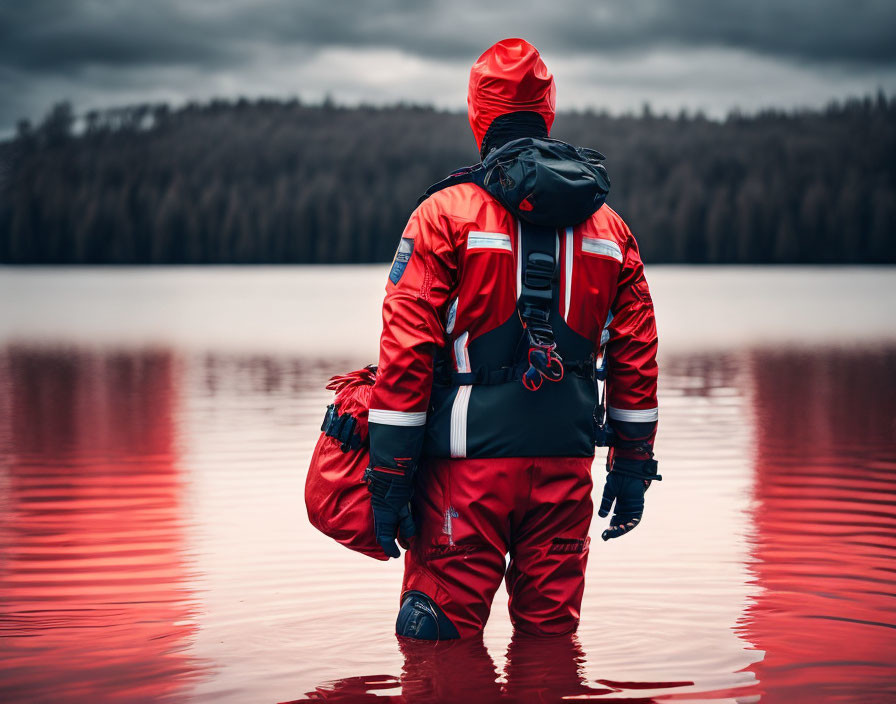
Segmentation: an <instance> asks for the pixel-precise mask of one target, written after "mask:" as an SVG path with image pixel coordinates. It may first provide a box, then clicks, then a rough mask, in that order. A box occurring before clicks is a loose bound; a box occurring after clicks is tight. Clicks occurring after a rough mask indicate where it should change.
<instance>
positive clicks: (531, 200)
mask: <svg viewBox="0 0 896 704" xmlns="http://www.w3.org/2000/svg"><path fill="white" fill-rule="evenodd" d="M603 159H604V156H603V154H601V153H600V152H598V151H595V150H593V149H584V148H581V147H574V146H572V145H571V144H567V143H566V142H561V141H560V140H558V139H547V138H537V137H524V138H522V139H515V140H513V141H512V142H508V143H507V144H505V145H504V146H503V147H501V148H500V149H496V150H494V151H493V152H491V153H490V154H489V155H488V156H486V157H485V159H484V160H483V161H482V163H481V164H477V165H476V166H471V167H467V168H465V169H461V170H460V171H456V172H454V173H453V174H452V175H451V176H449V177H448V178H446V179H445V180H443V181H439V183H437V184H435V185H433V186H431V187H430V188H429V189H428V190H427V191H426V193H424V194H423V196H422V197H421V198H420V200H419V201H418V202H422V201H424V200H425V199H426V198H428V197H429V196H431V195H432V194H433V193H435V192H436V191H440V190H442V189H443V188H447V187H448V186H453V185H454V184H457V183H475V184H476V185H478V186H480V187H481V188H483V189H485V190H486V191H488V192H489V193H490V194H491V195H493V196H494V197H495V198H496V199H497V200H498V201H499V202H500V203H501V205H503V206H504V207H505V208H507V209H508V210H509V211H510V212H511V213H513V214H514V215H515V216H516V217H518V218H520V219H522V220H525V221H526V222H531V223H532V224H534V225H540V226H543V227H568V226H570V225H576V224H578V223H580V222H582V221H583V220H586V219H587V218H589V217H591V215H592V214H594V212H595V211H597V210H598V208H600V207H601V206H602V205H603V204H604V201H605V200H606V198H607V194H608V193H609V192H610V178H609V176H608V175H607V170H606V169H605V168H604V166H603V164H601V163H600V162H601V161H603Z"/></svg>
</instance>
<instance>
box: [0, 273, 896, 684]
mask: <svg viewBox="0 0 896 704" xmlns="http://www.w3.org/2000/svg"><path fill="white" fill-rule="evenodd" d="M384 277H385V273H384V270H383V268H382V267H372V268H358V269H351V270H349V269H334V270H324V269H272V270H258V269H231V270H228V269H221V270H205V271H196V270H153V271H149V272H140V271H121V270H115V271H106V272H103V271H91V270H87V271H81V272H72V271H58V272H49V271H46V270H29V271H9V270H0V298H2V303H0V701H13V702H19V701H21V702H100V701H121V702H142V701H215V702H219V701H225V702H250V701H251V702H290V701H319V700H324V701H335V702H354V701H365V700H370V701H383V700H386V701H395V702H403V701H407V702H418V701H455V702H478V701H497V700H500V701H508V702H516V701H518V702H530V701H535V702H539V701H543V702H553V701H559V700H561V699H562V698H566V699H572V700H578V699H585V700H588V699H594V700H597V701H617V702H618V701H627V702H650V701H664V700H671V701H732V702H733V701H737V702H754V701H763V702H802V701H806V702H817V701H844V702H846V701H855V702H889V701H894V700H896V313H894V306H893V304H894V301H896V272H894V270H892V269H878V270H869V271H862V270H799V271H791V270H781V269H779V270H774V271H771V272H769V271H764V270H749V269H724V270H706V269H703V270H692V269H656V270H655V273H653V275H652V278H651V280H652V284H653V289H654V298H655V299H656V300H657V306H658V309H659V315H660V324H661V335H662V346H663V351H662V354H661V371H662V382H661V419H660V426H661V430H660V435H659V438H658V440H657V448H658V455H659V458H660V461H661V467H662V474H663V475H664V477H665V481H663V482H662V483H660V484H657V485H656V486H655V487H654V488H652V489H651V491H650V493H649V494H648V501H647V512H646V514H645V519H644V522H643V524H642V525H641V526H640V527H639V528H638V530H636V531H635V532H634V533H633V534H631V535H629V536H626V537H625V538H623V539H620V540H618V541H613V542H611V543H603V542H601V541H600V540H599V539H598V540H597V541H596V542H594V543H592V545H591V556H590V562H589V566H588V572H589V575H588V577H589V580H588V584H587V588H586V592H585V599H584V605H583V609H582V626H581V628H580V630H579V633H578V634H577V635H576V636H575V637H570V638H559V639H551V640H543V639H542V640H539V639H526V638H520V637H517V636H514V635H513V634H512V633H511V628H510V625H509V623H508V619H507V615H506V595H505V594H504V593H503V592H499V594H498V597H497V598H496V602H495V605H494V608H493V614H492V619H491V622H490V623H489V625H488V627H487V629H486V632H485V635H484V638H482V639H474V640H469V641H460V642H453V643H447V644H439V645H432V644H410V645H408V644H399V643H398V642H397V640H396V638H395V637H394V635H393V626H394V619H395V612H396V608H397V601H398V590H399V586H400V581H401V568H400V564H399V563H398V562H395V561H392V562H390V563H378V562H375V561H373V560H370V559H368V558H365V557H363V556H360V555H356V554H354V553H351V552H349V551H348V550H345V549H344V548H342V547H340V546H338V545H337V544H335V543H332V542H330V541H329V540H328V539H327V538H325V537H323V536H322V535H320V534H317V533H316V532H315V531H314V529H312V528H311V527H310V526H309V525H308V523H307V519H306V517H305V514H304V506H303V500H302V490H303V483H304V475H305V468H306V465H307V462H308V459H309V457H310V455H311V451H312V448H313V446H314V443H315V441H316V439H317V436H318V433H319V427H320V420H321V417H322V414H323V409H324V407H325V406H326V404H327V403H328V399H329V394H328V392H326V391H325V390H324V389H323V386H324V384H325V382H326V380H327V378H328V377H329V376H331V375H332V374H335V373H338V372H342V371H345V370H347V369H349V368H354V367H356V366H359V365H361V364H364V363H366V362H368V361H372V360H373V358H374V356H375V350H376V337H377V334H378V320H377V319H376V317H375V316H376V315H377V312H376V311H377V308H378V305H379V298H380V295H381V288H382V283H383V281H384ZM323 291H327V292H328V293H327V294H326V295H322V293H321V292H323ZM595 471H596V473H598V474H599V473H600V472H601V471H602V470H601V463H600V461H599V460H598V462H596V463H595ZM599 485H600V482H598V486H599ZM603 523H604V521H602V520H600V519H596V520H595V525H594V531H593V532H594V533H599V530H600V527H601V526H602V524H603ZM374 697H377V698H376V699H374Z"/></svg>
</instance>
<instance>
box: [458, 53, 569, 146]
mask: <svg viewBox="0 0 896 704" xmlns="http://www.w3.org/2000/svg"><path fill="white" fill-rule="evenodd" d="M556 96H557V88H556V86H555V85H554V76H553V75H551V72H550V71H548V67H547V66H545V65H544V61H542V60H541V56H540V55H539V53H538V49H536V48H535V47H534V46H532V45H531V44H530V43H529V42H527V41H525V40H524V39H502V40H501V41H499V42H498V43H497V44H495V45H494V46H492V47H490V48H489V49H487V50H486V51H485V52H484V53H483V54H482V56H480V57H479V59H478V60H477V61H476V63H475V64H473V68H472V69H471V70H470V87H469V90H468V91H467V110H468V113H469V116H470V127H472V128H473V135H474V136H475V137H476V146H477V147H478V148H479V149H482V139H483V138H484V137H485V133H486V131H487V130H488V128H489V125H491V124H492V120H494V119H495V118H496V117H498V116H499V115H504V114H506V113H509V112H517V111H518V110H529V111H532V112H536V113H538V114H539V115H541V116H542V117H543V118H544V122H545V125H546V126H547V128H548V132H550V129H551V125H552V124H553V122H554V110H555V103H556Z"/></svg>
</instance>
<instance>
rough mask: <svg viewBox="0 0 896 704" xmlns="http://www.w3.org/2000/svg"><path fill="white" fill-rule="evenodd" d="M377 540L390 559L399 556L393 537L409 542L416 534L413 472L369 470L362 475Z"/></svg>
mask: <svg viewBox="0 0 896 704" xmlns="http://www.w3.org/2000/svg"><path fill="white" fill-rule="evenodd" d="M364 478H365V479H366V480H367V490H368V491H369V492H370V505H371V506H372V507H373V524H374V530H375V531H376V541H377V542H378V543H379V544H380V546H381V547H382V548H383V552H385V553H386V554H387V555H388V556H389V557H400V556H401V552H400V551H399V550H398V546H397V545H396V544H395V538H396V536H400V538H401V539H402V540H408V539H409V538H412V537H413V536H414V535H415V534H416V533H417V528H416V526H414V519H413V517H412V516H411V495H412V494H413V493H414V470H413V468H406V469H391V468H385V467H368V468H367V471H366V472H365V473H364Z"/></svg>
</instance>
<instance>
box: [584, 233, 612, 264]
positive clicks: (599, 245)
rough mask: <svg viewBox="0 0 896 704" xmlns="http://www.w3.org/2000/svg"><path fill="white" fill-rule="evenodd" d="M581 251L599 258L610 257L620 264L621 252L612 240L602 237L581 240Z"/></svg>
mask: <svg viewBox="0 0 896 704" xmlns="http://www.w3.org/2000/svg"><path fill="white" fill-rule="evenodd" d="M582 251H583V252H587V253H588V254H596V255H598V256H600V257H610V258H611V259H615V260H616V261H617V262H619V263H620V264H621V263H622V250H621V249H619V245H618V244H616V243H615V242H614V241H613V240H607V239H604V238H603V237H584V238H582Z"/></svg>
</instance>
